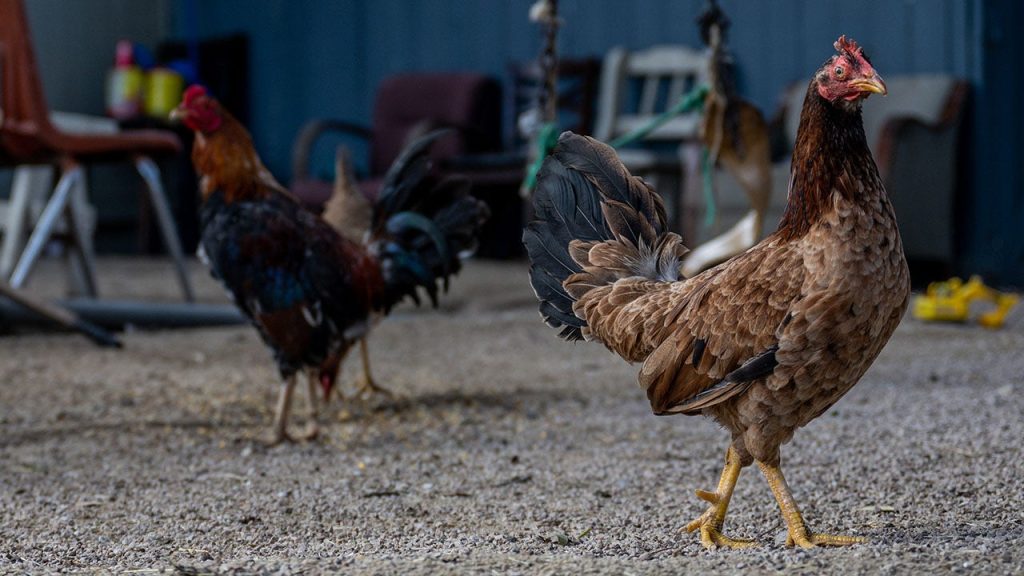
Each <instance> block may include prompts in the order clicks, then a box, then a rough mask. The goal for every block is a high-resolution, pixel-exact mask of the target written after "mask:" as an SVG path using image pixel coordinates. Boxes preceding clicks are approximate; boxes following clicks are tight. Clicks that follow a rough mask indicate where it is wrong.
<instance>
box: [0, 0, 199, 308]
mask: <svg viewBox="0 0 1024 576" xmlns="http://www.w3.org/2000/svg"><path fill="white" fill-rule="evenodd" d="M0 15H2V17H0V68H2V70H0V80H2V82H0V164H6V165H31V164H47V165H51V166H56V167H57V168H58V169H59V171H60V179H59V180H58V182H57V185H56V187H55V188H54V191H53V195H52V196H51V197H50V200H49V201H48V202H47V204H46V207H45V208H44V210H43V213H42V215H41V216H40V218H39V221H38V222H37V224H36V227H35V229H34V230H33V232H32V234H31V236H30V237H29V240H28V243H27V245H26V247H25V249H24V251H23V252H22V253H21V256H20V258H19V259H18V262H17V264H16V265H15V267H14V270H13V272H12V273H11V278H10V284H11V286H13V287H15V288H19V287H21V286H22V285H23V284H24V283H25V281H26V279H27V277H28V275H29V273H30V272H31V270H32V267H33V265H34V264H35V262H36V260H38V258H39V255H40V253H41V252H42V249H43V248H44V247H45V245H46V242H47V240H48V239H49V238H50V236H51V235H52V234H53V231H54V227H55V226H56V224H57V222H58V220H59V219H60V217H61V216H62V215H67V216H68V219H67V220H68V223H69V227H70V228H71V236H72V239H71V240H72V243H73V244H75V245H76V248H77V249H78V250H79V251H80V252H81V253H82V254H81V256H82V258H81V260H82V263H83V264H84V267H85V270H84V274H83V275H84V279H85V281H86V289H87V291H88V292H89V293H90V295H92V296H95V295H96V283H95V270H94V265H93V258H92V254H91V253H90V252H91V239H88V238H84V237H83V231H82V230H80V229H76V226H75V225H74V217H73V215H72V213H71V212H72V208H71V205H70V202H69V200H70V198H71V194H72V192H73V191H74V190H75V189H76V188H77V187H81V186H84V183H85V173H84V169H83V165H85V164H90V163H96V162H117V161H130V162H132V163H133V164H134V165H135V168H136V170H138V172H139V175H140V176H141V177H142V179H143V181H144V183H145V185H146V186H145V188H146V190H147V192H148V194H149V199H150V200H151V204H152V206H153V209H154V211H155V212H156V217H157V219H158V221H159V224H160V228H161V231H162V233H163V239H164V244H165V245H166V247H167V250H168V252H170V254H171V256H172V257H173V259H174V263H175V266H176V269H177V275H178V280H179V282H180V283H181V288H182V291H183V292H184V295H185V299H186V300H187V301H192V300H193V299H194V298H193V292H192V286H191V283H190V282H189V278H188V273H187V271H186V268H185V259H184V255H183V253H182V249H181V242H180V241H179V238H178V233H177V230H176V229H175V226H174V220H173V218H172V216H171V211H170V207H169V206H168V203H167V197H166V195H165V194H164V190H163V184H162V183H161V181H160V171H159V169H158V168H157V166H156V163H154V162H153V160H152V159H151V157H158V156H170V155H174V154H177V153H179V152H180V150H181V143H180V142H179V141H178V138H177V136H175V135H174V134H173V133H170V132H165V131H155V130H135V131H126V132H119V133H116V134H103V135H91V134H90V135H83V134H69V133H66V132H61V131H60V130H59V129H57V128H56V127H55V126H54V125H53V124H52V123H51V122H50V116H49V114H50V111H49V108H48V107H47V105H46V98H45V96H44V94H43V87H42V83H41V81H40V77H39V70H38V66H37V64H36V59H35V54H34V52H33V49H32V41H31V34H30V32H29V27H28V20H27V18H26V14H25V7H24V4H23V2H22V0H0ZM78 228H80V227H78Z"/></svg>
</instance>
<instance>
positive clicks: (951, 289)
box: [913, 276, 1019, 328]
mask: <svg viewBox="0 0 1024 576" xmlns="http://www.w3.org/2000/svg"><path fill="white" fill-rule="evenodd" d="M1018 299H1019V298H1018V297H1017V295H1015V294H1006V293H1003V292H999V291H997V290H994V289H992V288H989V287H988V286H986V285H985V283H984V282H983V281H982V280H981V277H980V276H971V278H970V280H968V281H967V282H966V283H964V281H963V280H961V279H959V278H951V279H949V280H947V281H945V282H933V283H931V284H929V285H928V291H927V292H926V293H925V294H924V295H923V296H918V297H917V298H915V299H914V309H913V314H914V317H915V318H917V319H919V320H926V321H932V322H966V321H967V320H968V319H969V317H970V313H971V302H974V301H976V300H981V301H985V302H991V303H993V304H995V306H996V307H995V310H991V311H988V312H985V313H984V314H981V315H980V316H978V324H981V325H982V326H984V327H986V328H999V327H1001V326H1002V325H1003V322H1005V321H1006V315H1007V314H1009V313H1010V309H1012V308H1013V306H1014V304H1016V303H1017V300H1018Z"/></svg>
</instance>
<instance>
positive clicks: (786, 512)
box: [757, 462, 867, 548]
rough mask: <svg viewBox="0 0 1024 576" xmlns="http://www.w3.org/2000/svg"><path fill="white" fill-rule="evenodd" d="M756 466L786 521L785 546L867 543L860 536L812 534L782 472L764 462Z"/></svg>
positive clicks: (806, 546)
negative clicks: (787, 534) (786, 535)
mask: <svg viewBox="0 0 1024 576" xmlns="http://www.w3.org/2000/svg"><path fill="white" fill-rule="evenodd" d="M757 466H758V467H759V468H761V473H763V474H764V477H765V479H766V480H767V481H768V486H769V487H770V488H771V489H772V494H774V495H775V500H776V501H777V502H778V503H779V508H780V509H781V510H782V518H783V519H784V520H785V521H786V528H787V529H788V531H789V536H788V537H787V538H786V546H793V545H797V546H799V547H801V548H813V547H815V546H848V545H850V544H864V543H866V542H867V539H866V538H861V537H860V536H833V535H831V534H812V533H811V532H810V531H808V530H807V526H806V525H805V524H804V519H803V516H801V515H800V509H799V508H798V507H797V505H796V500H794V499H793V494H792V492H790V490H789V485H787V484H786V478H785V477H784V476H783V475H782V470H781V469H780V468H779V467H778V466H772V465H769V464H765V463H764V462H758V463H757Z"/></svg>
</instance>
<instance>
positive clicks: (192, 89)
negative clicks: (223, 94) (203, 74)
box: [181, 84, 206, 106]
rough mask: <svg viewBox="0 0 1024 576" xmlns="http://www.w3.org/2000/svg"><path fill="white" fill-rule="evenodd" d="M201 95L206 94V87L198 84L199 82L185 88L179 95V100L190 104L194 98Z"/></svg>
mask: <svg viewBox="0 0 1024 576" xmlns="http://www.w3.org/2000/svg"><path fill="white" fill-rule="evenodd" d="M201 96H206V88H204V87H202V86H200V85H199V84H193V85H191V86H189V87H188V89H186V90H185V94H184V95H183V96H182V97H181V101H182V102H184V103H185V105H186V106H188V105H189V104H192V102H194V101H195V100H196V98H199V97H201Z"/></svg>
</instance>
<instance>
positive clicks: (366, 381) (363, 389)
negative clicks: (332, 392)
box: [356, 338, 395, 398]
mask: <svg viewBox="0 0 1024 576" xmlns="http://www.w3.org/2000/svg"><path fill="white" fill-rule="evenodd" d="M359 353H360V355H362V357H363V374H362V375H361V376H360V378H359V383H358V384H357V385H356V397H357V398H366V397H368V396H371V395H373V394H382V395H383V396H385V397H387V398H394V397H395V394H394V393H393V392H392V391H390V390H388V389H387V388H384V387H381V386H379V385H377V383H376V382H374V380H373V376H371V375H370V352H369V350H368V349H367V346H366V338H363V339H361V340H360V341H359Z"/></svg>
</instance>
